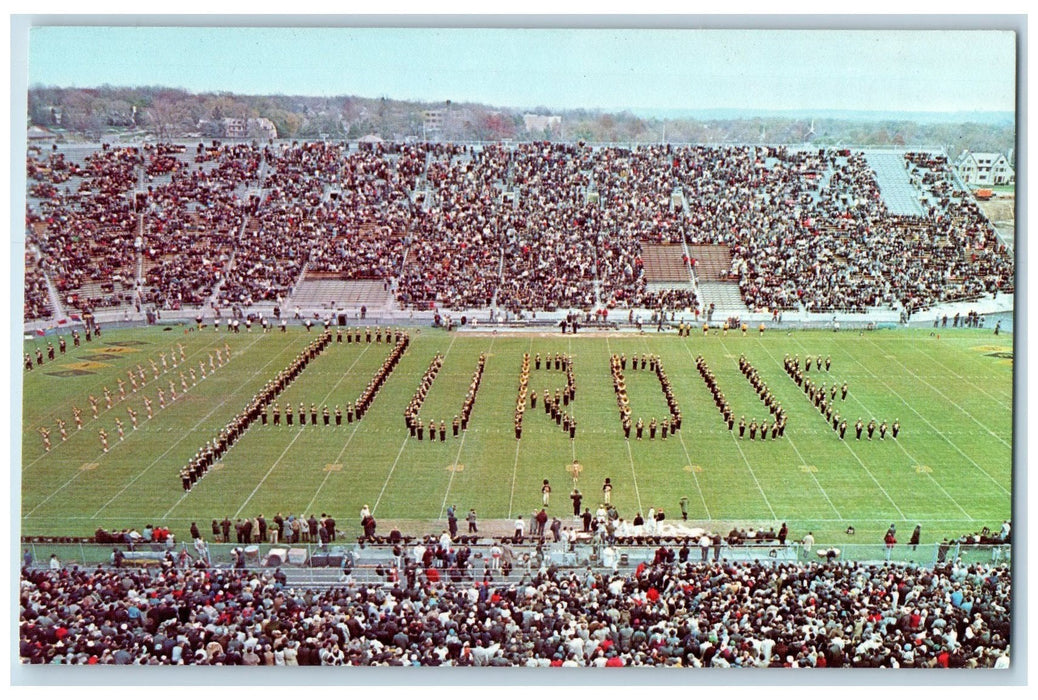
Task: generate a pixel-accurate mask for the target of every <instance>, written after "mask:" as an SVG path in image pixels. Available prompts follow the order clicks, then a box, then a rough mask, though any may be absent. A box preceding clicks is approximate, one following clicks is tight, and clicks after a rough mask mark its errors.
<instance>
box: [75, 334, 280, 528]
mask: <svg viewBox="0 0 1038 700" xmlns="http://www.w3.org/2000/svg"><path fill="white" fill-rule="evenodd" d="M257 340H259V338H256V340H254V341H252V342H251V343H249V348H251V347H252V346H253V345H255V344H256V341H257ZM246 349H248V348H246ZM282 352H284V351H282ZM280 355H281V353H278V354H277V355H275V356H274V357H272V358H271V359H270V360H268V361H267V364H265V365H263V366H262V367H260V368H259V369H258V370H256V371H255V372H253V373H252V374H251V375H250V376H249V378H248V380H246V381H252V379H253V377H255V376H256V375H257V374H259V373H260V372H262V371H263V370H264V369H266V367H267V365H269V364H270V363H271V362H273V361H274V359H275V358H277V357H280ZM245 383H246V382H242V383H241V384H242V386H244V385H245ZM230 398H231V396H230V395H228V396H227V398H225V399H224V400H223V401H221V402H220V403H219V404H217V405H216V406H215V407H214V408H213V410H211V411H209V413H207V414H205V416H203V417H202V419H201V420H199V421H198V422H197V423H195V425H194V427H192V428H191V430H188V431H185V432H184V434H183V435H182V436H181V437H180V439H179V440H177V441H176V442H174V443H173V444H172V445H170V446H169V448H168V449H167V450H166V451H165V452H163V453H162V454H161V455H159V456H158V457H156V458H155V460H154V461H153V462H152V463H151V464H149V465H148V466H147V467H145V468H144V469H143V470H142V471H141V472H140V473H139V474H137V475H136V476H135V477H133V478H132V479H130V481H128V482H127V483H126V486H124V487H123V488H122V489H120V490H119V491H118V492H117V493H116V494H115V495H114V496H112V497H111V498H110V499H108V501H107V502H106V503H105V504H104V505H103V506H101V507H100V508H99V509H98V511H97V512H96V513H95V514H94V517H95V518H96V517H98V516H99V515H100V514H101V511H103V510H104V509H105V508H107V507H108V506H110V505H111V504H112V502H113V501H115V499H117V498H118V497H119V496H121V495H122V494H123V493H125V492H126V490H127V489H129V488H130V487H131V486H132V485H133V484H134V482H136V481H137V480H138V479H140V478H141V477H142V476H144V475H145V474H146V473H148V472H149V471H150V470H151V468H152V467H154V466H155V465H156V464H158V462H159V460H161V459H162V458H163V457H165V456H166V455H167V454H169V452H170V450H172V449H173V448H174V447H176V446H177V445H179V444H180V443H181V442H183V441H184V440H185V439H186V438H187V437H188V436H189V435H191V434H192V433H194V432H195V431H196V430H198V426H200V425H201V424H202V423H203V422H205V421H206V420H208V418H209V416H211V415H213V413H215V412H216V411H217V410H218V409H220V408H222V407H223V405H224V404H226V403H227V402H228V401H229V400H230ZM148 420H151V419H148ZM188 493H190V491H185V492H184V494H183V495H182V496H181V497H180V498H179V499H178V500H177V502H176V503H174V504H173V506H172V508H170V510H169V511H167V512H166V514H167V515H168V514H169V513H170V512H172V509H173V508H175V507H176V506H177V505H179V504H180V502H181V501H183V500H184V498H185V497H186V496H187V494H188Z"/></svg>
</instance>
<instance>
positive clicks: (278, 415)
mask: <svg viewBox="0 0 1038 700" xmlns="http://www.w3.org/2000/svg"><path fill="white" fill-rule="evenodd" d="M274 425H281V404H279V403H278V402H277V401H275V402H274Z"/></svg>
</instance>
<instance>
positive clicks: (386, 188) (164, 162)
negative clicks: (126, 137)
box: [25, 142, 1014, 321]
mask: <svg viewBox="0 0 1038 700" xmlns="http://www.w3.org/2000/svg"><path fill="white" fill-rule="evenodd" d="M362 146H363V147H362ZM892 158H893V159H896V161H897V162H899V163H900V168H901V171H900V173H899V174H898V177H900V180H899V179H898V177H895V176H892V175H890V174H889V173H888V174H886V175H884V177H885V178H886V180H888V181H890V182H893V183H894V184H892V185H890V186H889V187H881V186H880V183H879V179H878V178H879V176H878V174H877V173H878V172H880V170H879V169H877V167H878V166H877V167H874V164H875V163H876V162H877V161H879V162H885V163H888V164H889V162H890V160H891V159H892ZM26 167H27V176H28V187H29V190H28V204H27V211H26V225H27V229H28V240H27V252H26V265H25V289H26V296H25V317H26V319H27V320H30V321H31V320H36V319H48V318H53V317H55V315H58V316H60V315H61V312H60V311H56V309H55V305H60V306H61V308H62V309H70V310H73V311H76V310H78V311H87V310H91V311H97V310H102V309H110V308H122V309H130V308H132V309H134V310H135V311H137V312H140V310H141V309H142V308H156V309H160V310H162V309H168V310H177V309H184V308H192V307H198V308H205V307H210V306H212V307H231V306H237V307H239V308H242V309H249V308H250V307H253V306H254V305H257V304H262V303H264V302H267V303H275V302H278V301H280V302H282V303H285V302H286V301H287V300H288V299H290V298H295V297H294V295H297V294H300V293H301V290H302V289H303V288H304V287H308V286H310V285H313V284H316V283H318V282H319V281H321V280H329V279H330V280H339V281H359V280H367V281H373V282H377V283H380V284H381V285H383V286H384V288H385V289H387V290H391V292H392V301H391V302H388V303H389V304H390V305H391V306H395V308H402V309H413V310H420V311H427V310H432V309H438V310H441V309H442V310H455V311H461V310H474V309H487V308H493V309H497V310H499V311H502V312H506V313H510V314H512V315H518V314H522V313H527V314H529V313H534V314H535V313H536V312H538V311H556V310H566V309H577V310H584V311H592V310H594V311H596V312H598V311H603V312H606V313H608V312H610V311H613V310H621V311H626V310H629V309H636V308H637V309H653V310H656V309H661V308H663V309H671V310H673V309H678V310H686V311H689V312H695V311H697V310H698V311H700V312H701V313H705V312H706V311H707V309H706V308H705V303H704V301H705V300H704V299H703V298H701V296H702V287H701V285H702V284H704V283H710V284H716V283H724V284H726V285H728V286H732V287H735V288H737V290H738V295H739V299H740V301H741V303H742V304H744V305H745V311H747V312H749V313H768V314H774V313H780V312H782V311H801V310H803V311H806V312H809V313H810V312H818V313H821V312H825V313H833V312H846V313H863V312H868V311H871V310H897V311H898V312H902V313H904V314H905V315H906V316H909V317H910V316H911V315H912V314H913V313H917V312H919V311H923V310H928V309H931V308H933V307H934V306H935V305H939V304H945V303H951V302H957V301H971V300H977V299H980V298H983V297H989V296H991V295H997V294H1000V293H1001V294H1006V295H1011V294H1012V292H1013V288H1014V287H1013V279H1014V278H1013V275H1014V265H1013V258H1012V254H1011V251H1010V250H1008V249H1007V246H1006V245H1005V243H1004V242H1003V241H1002V240H1001V239H1000V238H999V237H998V236H997V235H996V232H995V229H994V227H993V226H992V225H991V224H990V223H989V222H988V220H987V219H986V218H985V217H984V215H983V213H982V212H981V210H980V209H979V207H978V205H977V203H976V201H975V200H974V199H973V196H972V194H971V193H970V192H969V191H968V190H967V189H966V188H965V187H964V186H963V185H962V183H961V182H960V181H958V180H957V178H956V176H955V175H954V172H953V170H952V168H951V167H950V166H949V163H948V159H947V157H946V156H945V155H944V154H941V153H925V152H919V151H905V152H900V153H891V152H882V153H872V152H864V151H852V150H849V149H832V148H828V149H825V148H823V149H812V150H804V149H796V148H791V147H772V146H678V145H665V146H664V145H655V146H651V145H639V146H632V147H615V146H591V145H587V144H583V143H577V144H560V143H548V142H536V143H520V144H508V145H504V144H481V145H460V144H440V143H436V144H433V143H405V144H397V143H374V144H347V143H345V142H302V143H300V142H291V143H284V142H270V143H267V144H265V145H261V144H257V143H252V144H248V143H219V142H212V143H210V144H205V143H196V144H194V145H188V144H172V143H163V144H151V143H148V144H144V145H133V146H126V145H123V146H117V145H108V144H104V145H102V146H101V147H99V148H84V147H78V146H69V147H59V146H57V145H54V146H52V147H51V148H50V149H46V148H42V147H33V148H32V149H30V153H29V155H28V158H27V163H26ZM882 172H884V173H887V170H885V169H884V170H882ZM895 181H896V182H895ZM895 185H896V186H895ZM898 187H900V188H901V189H905V188H908V191H910V192H911V193H913V194H914V198H912V199H910V200H909V201H908V202H907V204H906V203H905V202H902V201H900V200H898V205H897V206H892V205H888V203H887V201H886V199H885V197H884V195H883V192H884V191H887V190H896V189H897V188H898ZM657 258H659V260H657ZM708 263H709V264H708ZM650 268H651V269H650ZM697 290H698V291H699V293H698V294H697ZM311 301H312V302H313V301H316V300H313V299H312V300H311ZM327 302H328V300H327V299H321V300H320V302H319V303H320V304H322V305H325V304H327Z"/></svg>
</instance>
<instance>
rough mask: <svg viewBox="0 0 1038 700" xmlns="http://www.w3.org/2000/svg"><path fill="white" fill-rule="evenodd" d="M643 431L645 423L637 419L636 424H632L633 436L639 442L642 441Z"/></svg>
mask: <svg viewBox="0 0 1038 700" xmlns="http://www.w3.org/2000/svg"><path fill="white" fill-rule="evenodd" d="M643 430H645V421H643V420H642V419H641V418H638V422H637V423H635V424H634V434H635V437H637V438H638V439H639V440H641V439H642V431H643Z"/></svg>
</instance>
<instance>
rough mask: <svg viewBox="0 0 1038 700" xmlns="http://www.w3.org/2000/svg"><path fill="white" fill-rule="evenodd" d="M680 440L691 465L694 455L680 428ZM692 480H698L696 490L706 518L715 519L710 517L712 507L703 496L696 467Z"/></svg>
mask: <svg viewBox="0 0 1038 700" xmlns="http://www.w3.org/2000/svg"><path fill="white" fill-rule="evenodd" d="M678 442H680V443H681V449H682V450H684V452H685V459H687V460H688V463H689V464H690V465H691V464H692V455H690V454H689V453H688V447H686V446H685V438H683V437H682V436H681V431H680V430H679V431H678ZM692 480H693V481H695V482H696V491H698V492H699V500H701V501H702V502H703V510H704V511H705V512H706V519H707V520H713V518H711V517H710V507H709V506H708V505H707V504H706V498H705V497H704V496H703V489H702V487H701V486H700V485H699V477H698V476H696V470H695V469H693V470H692Z"/></svg>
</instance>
